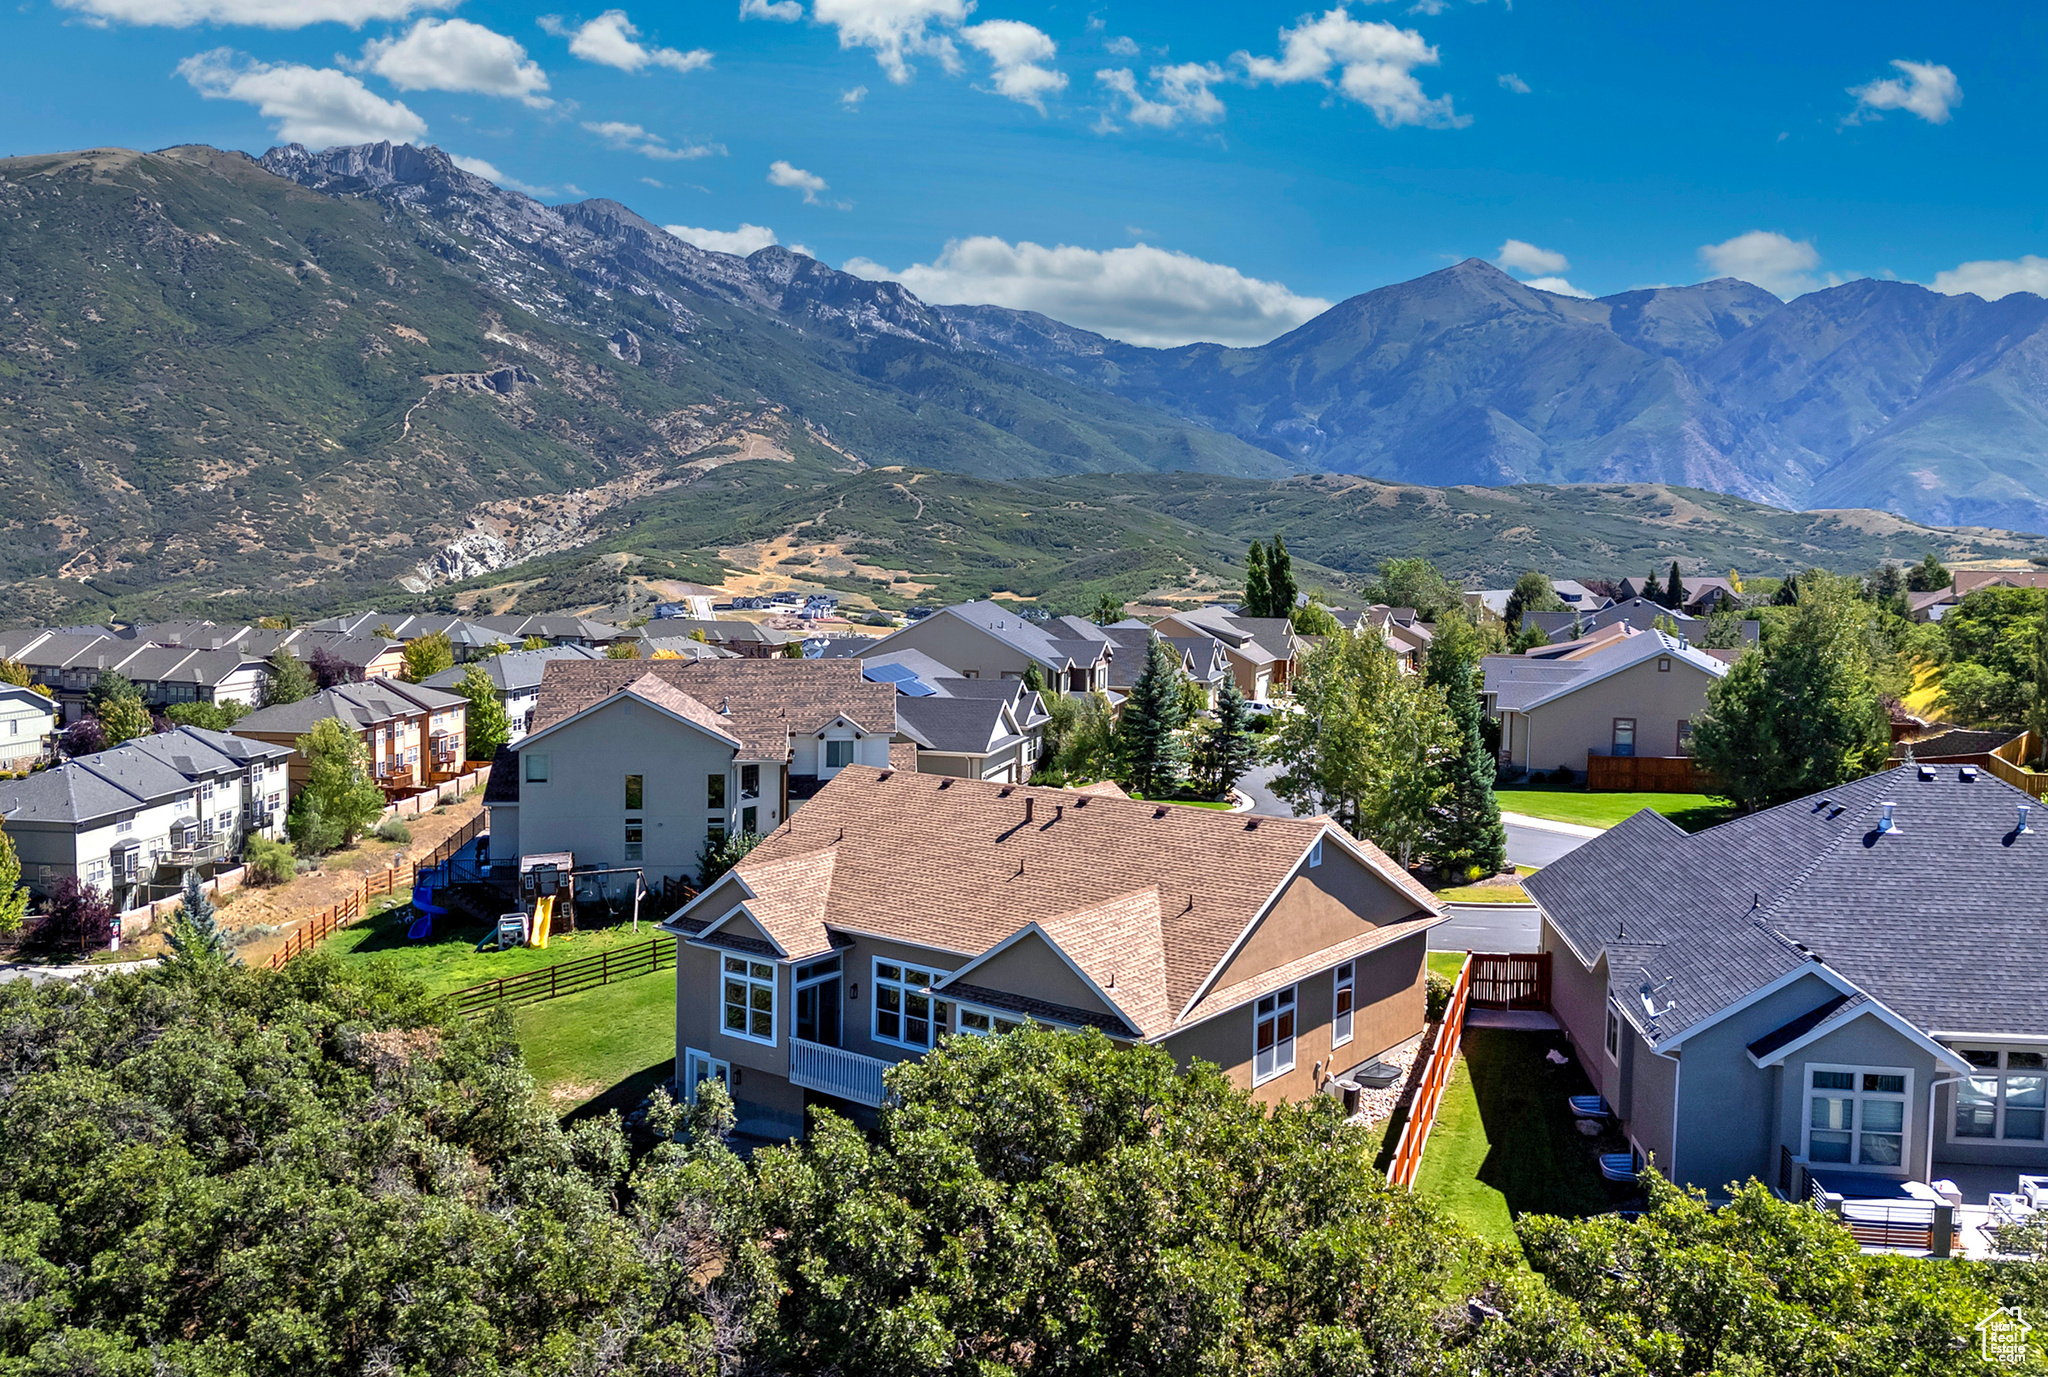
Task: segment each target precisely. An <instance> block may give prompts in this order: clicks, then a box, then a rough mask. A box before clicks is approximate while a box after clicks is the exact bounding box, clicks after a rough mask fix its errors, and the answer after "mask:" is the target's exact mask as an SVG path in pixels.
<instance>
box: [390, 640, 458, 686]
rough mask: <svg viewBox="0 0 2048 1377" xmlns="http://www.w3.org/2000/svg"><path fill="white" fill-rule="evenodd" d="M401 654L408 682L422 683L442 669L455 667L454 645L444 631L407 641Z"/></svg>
mask: <svg viewBox="0 0 2048 1377" xmlns="http://www.w3.org/2000/svg"><path fill="white" fill-rule="evenodd" d="M403 654H404V656H405V677H406V680H407V681H408V682H410V683H414V684H418V683H423V682H424V681H426V680H427V679H429V678H431V677H432V676H434V675H436V674H439V673H441V672H442V671H443V670H449V669H453V668H455V646H454V645H453V643H451V642H450V641H449V639H448V633H447V632H445V631H436V632H433V633H432V634H430V635H426V636H420V637H416V638H415V639H413V640H410V641H407V642H406V644H405V650H404V652H403Z"/></svg>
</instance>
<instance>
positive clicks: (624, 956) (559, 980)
mask: <svg viewBox="0 0 2048 1377" xmlns="http://www.w3.org/2000/svg"><path fill="white" fill-rule="evenodd" d="M675 964H676V939H675V938H673V937H657V938H655V939H654V940H653V941H650V942H641V943H638V944H637V945H634V946H630V947H621V948H619V949H618V950H617V951H601V952H599V953H597V954H596V955H595V956H584V957H579V958H578V959H576V960H574V961H563V962H560V963H558V964H556V965H553V966H543V967H541V968H540V969H539V970H537V971H523V972H521V973H520V974H518V975H507V976H500V977H499V978H498V979H496V980H486V981H485V982H484V983H483V984H481V985H472V986H470V987H469V988H468V989H466V990H457V991H456V992H455V993H454V994H452V995H450V996H449V997H448V1004H449V1007H450V1008H451V1009H453V1010H454V1011H455V1012H456V1013H458V1014H474V1013H480V1012H482V1011H483V1010H485V1009H489V1008H492V1007H494V1006H496V1005H499V1004H538V1003H540V1002H541V1001H542V1000H544V999H559V998H561V997H562V996H563V995H572V994H576V993H578V992H579V991H582V990H590V989H595V988H596V987H598V986H599V985H610V984H612V983H613V982H615V981H619V980H631V979H632V978H633V977H634V976H637V975H652V974H654V973H655V972H656V971H662V970H669V969H672V968H673V967H674V966H675Z"/></svg>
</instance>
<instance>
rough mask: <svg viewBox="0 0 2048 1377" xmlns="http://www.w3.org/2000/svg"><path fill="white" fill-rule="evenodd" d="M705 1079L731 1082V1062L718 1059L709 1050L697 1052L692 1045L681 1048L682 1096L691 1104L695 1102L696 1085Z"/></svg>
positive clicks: (722, 1083) (727, 1083) (723, 1082)
mask: <svg viewBox="0 0 2048 1377" xmlns="http://www.w3.org/2000/svg"><path fill="white" fill-rule="evenodd" d="M706 1081H717V1082H718V1083H719V1084H721V1085H730V1084H731V1083H732V1064H731V1063H730V1062H725V1061H720V1060H719V1059H718V1058H717V1057H714V1056H712V1055H711V1054H710V1053H709V1052H699V1051H698V1050H697V1049H696V1048H694V1047H689V1048H685V1049H684V1050H683V1098H684V1099H686V1100H688V1101H689V1102H690V1103H691V1104H695V1103H697V1087H698V1086H700V1085H702V1084H703V1083H704V1082H706Z"/></svg>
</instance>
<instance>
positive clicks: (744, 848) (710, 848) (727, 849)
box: [697, 832, 761, 889]
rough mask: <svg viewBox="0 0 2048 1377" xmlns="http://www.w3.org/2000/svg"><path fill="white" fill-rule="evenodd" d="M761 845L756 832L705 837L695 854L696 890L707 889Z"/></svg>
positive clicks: (759, 836)
mask: <svg viewBox="0 0 2048 1377" xmlns="http://www.w3.org/2000/svg"><path fill="white" fill-rule="evenodd" d="M760 844H761V835H760V833H758V832H734V833H732V834H730V835H728V836H723V837H706V838H705V839H704V846H703V848H702V849H701V850H700V851H698V852H697V888H699V889H709V888H711V886H712V885H713V884H715V883H717V881H718V878H719V876H721V875H723V874H725V872H726V871H728V870H731V869H732V868H733V867H734V866H736V865H738V864H739V863H740V862H741V861H743V860H745V859H746V858H747V853H748V852H749V851H752V850H753V849H754V848H755V847H757V846H759V845H760Z"/></svg>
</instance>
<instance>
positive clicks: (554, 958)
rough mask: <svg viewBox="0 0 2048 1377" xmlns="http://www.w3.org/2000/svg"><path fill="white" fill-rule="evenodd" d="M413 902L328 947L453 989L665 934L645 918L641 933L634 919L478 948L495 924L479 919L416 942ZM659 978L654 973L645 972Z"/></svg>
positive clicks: (440, 989) (434, 987)
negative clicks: (530, 943)
mask: <svg viewBox="0 0 2048 1377" xmlns="http://www.w3.org/2000/svg"><path fill="white" fill-rule="evenodd" d="M413 916H414V915H413V911H412V905H411V904H410V903H409V902H406V901H404V900H400V901H398V902H396V903H393V904H391V905H389V906H387V907H386V908H385V909H384V910H383V911H382V912H377V911H375V910H374V909H373V910H372V916H371V917H370V918H368V919H366V920H364V921H363V922H360V923H357V924H356V925H355V926H354V927H351V928H345V929H343V930H342V931H341V932H338V933H336V934H335V935H334V936H333V937H331V938H329V939H328V941H327V943H326V944H325V950H327V951H331V952H333V953H334V954H335V955H336V956H339V957H341V958H343V959H344V960H357V961H375V962H379V963H382V964H386V965H390V966H394V967H396V968H397V969H398V970H400V971H402V972H403V973H404V974H406V975H409V976H411V977H412V978H413V979H415V980H417V981H419V982H420V983H422V984H423V985H425V986H426V987H427V989H428V990H430V991H431V992H433V993H434V994H452V993H454V992H455V991H457V990H461V989H466V988H468V987H469V986H471V985H480V984H482V983H483V982H484V981H486V980H495V979H497V978H498V977H499V976H504V975H518V974H519V973H520V972H522V971H531V970H538V969H539V968H540V967H542V966H552V965H554V964H555V963H556V962H559V961H574V960H575V959H576V958H577V957H579V956H594V955H596V954H597V953H598V952H600V951H605V950H616V949H618V948H620V947H630V946H637V945H640V944H644V943H646V942H650V941H652V940H654V938H655V937H657V936H659V935H660V934H659V933H658V932H657V931H656V930H655V927H654V925H653V924H652V923H650V922H646V921H644V920H643V921H642V922H641V924H640V931H639V933H638V934H637V935H636V934H635V933H634V931H633V925H632V924H631V923H625V924H621V925H620V926H618V927H611V928H596V929H590V930H587V931H584V932H576V933H557V934H556V935H555V936H554V937H553V938H551V939H549V942H548V945H547V946H546V947H514V948H513V949H511V950H510V951H496V950H485V951H478V950H477V949H476V944H477V943H478V942H480V941H482V940H483V939H484V938H485V937H487V936H489V934H490V929H489V928H487V927H484V926H482V925H479V924H465V923H461V922H458V921H455V920H453V919H449V920H444V922H443V924H442V925H441V926H438V927H436V928H435V930H434V935H433V936H432V937H430V938H427V939H426V940H424V941H420V942H414V941H411V940H409V939H408V938H407V937H406V935H405V934H406V929H407V928H408V927H409V926H410V925H411V923H412V920H413ZM645 978H646V979H650V980H651V979H654V978H655V977H653V976H648V977H645Z"/></svg>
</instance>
